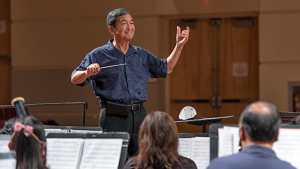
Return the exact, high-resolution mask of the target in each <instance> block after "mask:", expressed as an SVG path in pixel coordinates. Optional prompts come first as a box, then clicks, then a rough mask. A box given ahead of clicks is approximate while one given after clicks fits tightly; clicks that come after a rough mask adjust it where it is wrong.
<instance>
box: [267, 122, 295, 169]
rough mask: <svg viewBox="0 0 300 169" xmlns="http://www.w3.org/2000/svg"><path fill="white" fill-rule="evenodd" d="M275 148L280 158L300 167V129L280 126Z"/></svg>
mask: <svg viewBox="0 0 300 169" xmlns="http://www.w3.org/2000/svg"><path fill="white" fill-rule="evenodd" d="M273 150H274V151H275V153H276V155H277V157H278V158H279V159H281V160H283V161H287V162H289V163H291V165H293V166H294V167H296V168H300V160H299V158H300V130H299V129H285V128H280V129H279V136H278V141H276V142H275V143H274V144H273Z"/></svg>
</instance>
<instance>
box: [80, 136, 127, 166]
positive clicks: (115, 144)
mask: <svg viewBox="0 0 300 169" xmlns="http://www.w3.org/2000/svg"><path fill="white" fill-rule="evenodd" d="M122 143H123V140H122V139H86V140H85V143H84V149H83V155H82V160H81V164H80V169H118V166H119V161H120V156H121V149H122Z"/></svg>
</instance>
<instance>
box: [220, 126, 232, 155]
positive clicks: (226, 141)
mask: <svg viewBox="0 0 300 169" xmlns="http://www.w3.org/2000/svg"><path fill="white" fill-rule="evenodd" d="M218 137H219V152H218V157H223V156H228V155H231V154H233V135H232V134H230V133H228V132H227V131H226V130H224V129H223V128H219V129H218Z"/></svg>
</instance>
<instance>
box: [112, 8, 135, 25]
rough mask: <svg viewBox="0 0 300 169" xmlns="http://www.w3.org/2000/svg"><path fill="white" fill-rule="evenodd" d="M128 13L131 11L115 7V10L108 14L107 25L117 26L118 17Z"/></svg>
mask: <svg viewBox="0 0 300 169" xmlns="http://www.w3.org/2000/svg"><path fill="white" fill-rule="evenodd" d="M126 14H130V12H129V11H128V10H127V9H124V8H118V9H115V10H113V11H111V12H109V14H108V15H107V18H106V24H107V27H109V26H113V27H116V23H117V21H118V17H119V16H123V15H126Z"/></svg>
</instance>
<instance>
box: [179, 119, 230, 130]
mask: <svg viewBox="0 0 300 169" xmlns="http://www.w3.org/2000/svg"><path fill="white" fill-rule="evenodd" d="M233 117H234V116H223V117H211V118H205V117H203V118H201V119H191V120H180V121H175V123H188V124H192V125H197V126H203V133H206V125H210V124H213V123H217V122H220V121H222V119H228V118H233Z"/></svg>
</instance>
